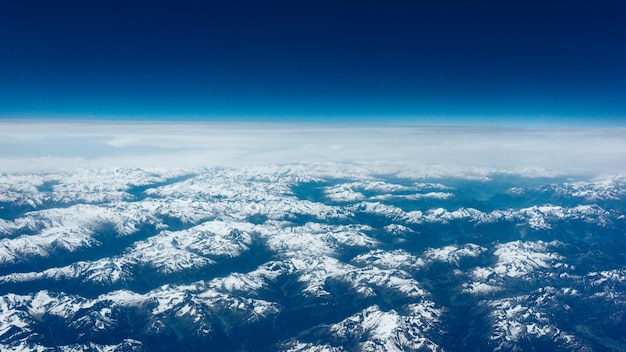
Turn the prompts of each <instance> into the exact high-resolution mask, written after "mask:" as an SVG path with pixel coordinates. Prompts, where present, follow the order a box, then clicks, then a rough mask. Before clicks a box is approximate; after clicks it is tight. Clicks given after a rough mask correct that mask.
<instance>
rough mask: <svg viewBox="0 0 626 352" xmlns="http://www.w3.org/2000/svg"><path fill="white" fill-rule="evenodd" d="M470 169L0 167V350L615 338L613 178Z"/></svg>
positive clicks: (545, 342)
mask: <svg viewBox="0 0 626 352" xmlns="http://www.w3.org/2000/svg"><path fill="white" fill-rule="evenodd" d="M386 170H387V169H386ZM425 175H427V177H426V176H425ZM483 176H484V177H476V175H475V174H471V173H470V174H468V177H466V178H463V177H459V174H458V173H456V172H454V173H453V174H450V175H447V176H446V175H445V174H437V175H435V176H433V174H432V173H429V174H424V173H423V172H422V173H416V174H415V175H413V176H412V175H411V174H410V172H408V171H407V170H403V171H402V172H396V171H393V172H391V171H389V170H387V171H386V172H383V171H381V170H375V169H368V167H367V166H366V165H362V164H361V165H350V164H341V165H335V164H310V165H304V164H292V165H282V166H259V167H254V168H193V169H191V168H190V169H124V168H104V169H86V170H78V171H65V172H56V173H42V174H1V175H0V349H2V350H3V351H4V350H7V351H30V350H41V351H58V350H63V351H79V350H80V351H85V350H91V351H156V350H172V349H182V348H184V349H187V350H222V351H238V350H249V351H252V350H255V351H263V350H265V351H274V350H276V351H409V350H410V351H413V350H428V351H438V350H450V351H453V350H468V349H471V350H478V351H483V350H485V351H486V350H516V349H517V350H562V351H569V350H572V351H586V350H598V351H613V350H624V349H626V339H625V338H624V336H626V330H625V329H624V326H626V325H624V324H623V319H624V316H626V273H625V270H626V257H625V256H624V253H626V216H625V212H626V208H625V207H624V204H626V183H625V181H624V176H620V175H617V176H602V177H600V178H592V179H583V178H581V177H579V178H577V179H576V180H575V181H572V180H571V179H567V178H563V177H560V176H559V177H557V176H554V177H548V178H546V177H545V174H542V175H541V177H537V178H533V177H529V175H527V174H523V175H515V174H512V173H510V172H503V173H490V174H486V175H483ZM434 177H435V178H434Z"/></svg>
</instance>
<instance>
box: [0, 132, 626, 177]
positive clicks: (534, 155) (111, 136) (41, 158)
mask: <svg viewBox="0 0 626 352" xmlns="http://www.w3.org/2000/svg"><path fill="white" fill-rule="evenodd" d="M309 162H313V163H326V162H330V163H367V164H370V165H372V166H373V165H378V166H379V167H381V168H383V167H390V165H395V166H396V167H398V166H399V165H402V167H427V168H428V167H433V168H439V169H442V170H445V169H450V170H452V169H454V170H457V171H458V170H469V169H482V170H490V171H500V172H518V173H519V172H522V173H528V172H529V170H535V171H536V170H542V171H540V172H539V173H558V174H562V173H587V174H589V173H591V174H600V173H623V172H626V129H623V128H622V129H620V128H617V129H589V128H588V129H547V128H546V129H515V128H495V127H493V128H491V127H490V128H478V127H423V126H421V127H419V126H411V127H399V126H393V127H392V126H385V127H376V126H343V125H342V126H328V125H304V124H285V125H280V124H235V123H229V124H220V123H173V122H171V123H154V122H132V123H130V122H129V123H123V122H102V121H98V122H92V121H90V122H69V121H65V122H60V121H54V122H50V121H2V122H0V172H45V171H54V170H59V169H75V168H93V167H98V168H99V167H144V168H146V167H212V166H226V167H231V166H233V167H241V166H261V165H271V164H290V163H309Z"/></svg>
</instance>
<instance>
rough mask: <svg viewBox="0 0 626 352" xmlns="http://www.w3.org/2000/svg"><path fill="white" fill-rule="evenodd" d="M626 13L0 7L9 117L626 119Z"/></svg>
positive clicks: (0, 79) (573, 1) (491, 4)
mask: <svg viewBox="0 0 626 352" xmlns="http://www.w3.org/2000/svg"><path fill="white" fill-rule="evenodd" d="M625 19H626V1H624V0H615V1H578V0H570V1H541V2H533V1H515V0H512V1H502V0H498V1H458V2H452V1H445V0H432V1H417V0H415V1H408V0H407V1H377V2H374V1H366V0H362V1H354V2H352V1H338V0H337V1H284V2H281V1H249V2H248V1H246V2H241V1H215V2H211V1H189V0H187V1H184V0H183V1H176V2H174V1H172V2H170V3H165V2H157V1H146V2H142V1H120V2H117V1H98V0H92V1H84V0H83V1H64V0H58V1H48V0H46V1H30V0H0V117H5V118H6V117H20V118H24V117H41V116H56V117H64V118H67V117H83V118H85V117H87V118H88V117H100V118H115V117H117V118H157V117H158V118H173V117H176V116H183V117H184V118H188V119H189V118H196V119H201V118H208V119H213V120H229V119H235V120H247V119H256V120H293V119H300V120H309V121H311V120H312V121H379V122H380V121H398V122H403V123H413V122H415V123H421V122H424V121H430V122H435V123H437V122H445V121H448V120H450V119H452V120H455V121H456V120H460V119H461V118H462V117H464V116H469V117H471V118H472V120H469V121H474V122H479V121H483V120H484V119H485V118H486V119H487V120H488V121H517V122H520V121H531V122H537V123H541V122H542V121H544V119H545V118H552V119H561V120H560V121H567V123H576V121H577V120H578V119H580V118H583V119H585V120H586V121H587V122H589V121H592V120H591V119H592V118H593V121H599V122H598V123H603V124H605V123H607V122H608V123H612V124H615V123H617V124H620V125H624V124H626V20H625ZM446 118H447V119H446ZM507 119H509V120H507ZM513 119H514V120H513ZM591 123H592V124H593V123H596V122H591Z"/></svg>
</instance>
